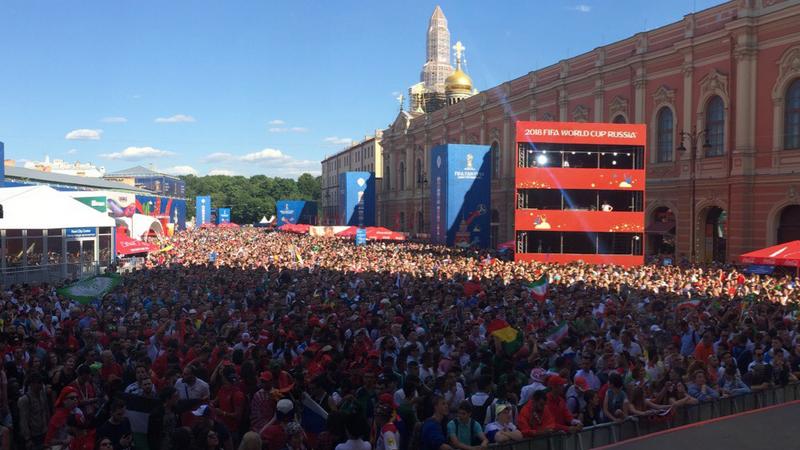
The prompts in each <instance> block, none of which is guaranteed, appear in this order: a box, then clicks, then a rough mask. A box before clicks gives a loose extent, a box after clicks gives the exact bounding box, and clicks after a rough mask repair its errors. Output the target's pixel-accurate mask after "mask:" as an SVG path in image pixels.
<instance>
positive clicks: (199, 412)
mask: <svg viewBox="0 0 800 450" xmlns="http://www.w3.org/2000/svg"><path fill="white" fill-rule="evenodd" d="M192 414H194V415H195V416H197V417H203V416H206V415H209V414H211V408H209V407H208V405H200V407H199V408H197V409H195V410H194V411H192Z"/></svg>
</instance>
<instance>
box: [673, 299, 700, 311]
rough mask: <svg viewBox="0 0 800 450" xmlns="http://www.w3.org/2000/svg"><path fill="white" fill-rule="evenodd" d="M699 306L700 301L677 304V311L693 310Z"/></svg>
mask: <svg viewBox="0 0 800 450" xmlns="http://www.w3.org/2000/svg"><path fill="white" fill-rule="evenodd" d="M698 306H700V300H688V301H685V302H681V303H678V309H677V310H678V311H681V310H684V309H694V308H697V307H698Z"/></svg>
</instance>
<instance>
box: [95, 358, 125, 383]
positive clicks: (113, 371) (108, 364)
mask: <svg viewBox="0 0 800 450" xmlns="http://www.w3.org/2000/svg"><path fill="white" fill-rule="evenodd" d="M100 361H101V362H102V363H103V367H101V368H100V378H102V380H103V381H104V382H105V383H108V381H109V380H110V379H111V377H112V376H115V377H117V378H119V379H122V366H121V365H119V364H118V363H117V362H116V361H115V360H114V353H112V352H111V350H104V351H103V353H101V354H100Z"/></svg>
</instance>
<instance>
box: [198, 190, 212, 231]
mask: <svg viewBox="0 0 800 450" xmlns="http://www.w3.org/2000/svg"><path fill="white" fill-rule="evenodd" d="M210 222H211V196H210V195H201V196H198V197H197V198H196V199H195V213H194V226H195V227H197V228H200V226H201V225H203V224H205V223H210Z"/></svg>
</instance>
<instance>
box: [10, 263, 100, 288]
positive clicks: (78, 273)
mask: <svg viewBox="0 0 800 450" xmlns="http://www.w3.org/2000/svg"><path fill="white" fill-rule="evenodd" d="M104 268H105V267H104V266H101V265H100V264H98V263H90V264H80V263H67V264H43V265H40V266H28V267H24V268H16V267H15V268H6V269H2V270H0V282H2V283H3V285H5V286H8V285H11V284H21V283H45V282H46V283H55V282H58V281H61V280H64V279H66V278H76V279H83V278H88V277H93V276H95V275H99V274H101V273H102V272H103V269H104Z"/></svg>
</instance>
